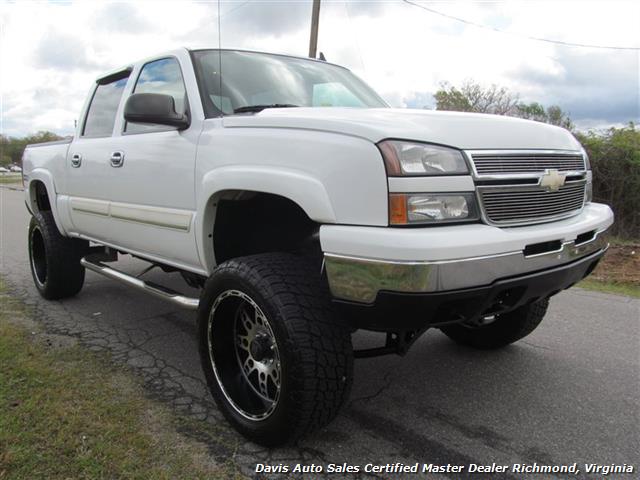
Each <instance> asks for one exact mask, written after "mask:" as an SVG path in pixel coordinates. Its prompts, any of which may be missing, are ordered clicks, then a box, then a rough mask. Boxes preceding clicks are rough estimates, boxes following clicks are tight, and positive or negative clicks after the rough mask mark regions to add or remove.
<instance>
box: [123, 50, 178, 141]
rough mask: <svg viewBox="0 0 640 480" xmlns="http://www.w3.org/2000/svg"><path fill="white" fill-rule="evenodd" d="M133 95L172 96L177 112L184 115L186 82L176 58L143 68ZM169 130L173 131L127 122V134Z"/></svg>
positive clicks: (149, 64)
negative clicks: (155, 94)
mask: <svg viewBox="0 0 640 480" xmlns="http://www.w3.org/2000/svg"><path fill="white" fill-rule="evenodd" d="M133 93H161V94H164V95H171V96H172V97H173V101H174V102H175V105H176V112H178V113H184V112H185V110H186V90H185V86H184V80H183V79H182V71H181V70H180V65H179V64H178V61H177V60H176V59H175V58H163V59H162V60H156V61H154V62H150V63H147V64H146V65H145V66H144V67H142V71H141V72H140V76H138V81H137V82H136V85H135V87H134V89H133ZM167 129H171V127H167V126H165V125H147V124H142V123H129V122H127V125H126V127H125V132H128V133H132V132H133V133H138V132H146V131H153V130H167Z"/></svg>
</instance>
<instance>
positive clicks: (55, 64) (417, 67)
mask: <svg viewBox="0 0 640 480" xmlns="http://www.w3.org/2000/svg"><path fill="white" fill-rule="evenodd" d="M416 1H418V2H421V1H423V0H416ZM428 5H429V6H430V7H433V8H435V9H436V10H438V11H442V12H443V13H445V14H448V15H454V16H458V17H461V18H464V19H467V20H469V21H472V22H476V23H479V24H482V25H487V26H488V27H490V28H498V29H501V30H504V31H505V32H506V33H496V32H495V31H492V30H490V29H482V28H476V27H473V26H469V25H465V24H461V23H459V22H456V21H454V20H451V19H449V18H444V17H442V16H440V15H436V14H433V13H430V12H426V11H424V10H422V9H420V8H417V7H413V6H410V5H408V4H406V3H403V2H385V1H355V0H347V1H326V2H323V3H322V7H321V16H320V35H319V46H318V49H319V51H322V52H324V54H325V55H326V56H327V58H328V60H329V61H331V62H334V63H338V64H342V65H345V66H347V67H348V68H351V69H352V70H353V71H354V73H356V74H357V75H358V76H360V77H361V78H363V79H364V80H365V81H367V82H368V83H369V84H371V85H372V86H373V87H374V88H375V89H376V90H377V91H378V92H380V93H381V95H382V96H383V97H384V98H385V99H386V100H387V101H388V102H389V103H390V104H391V105H392V106H409V107H417V108H422V107H424V106H427V107H433V104H434V102H433V99H432V97H431V93H432V92H435V91H436V90H437V89H438V87H439V85H440V83H442V82H443V81H448V82H450V83H452V84H460V83H461V82H462V81H464V80H465V79H467V78H471V79H473V80H475V81H478V82H480V83H483V84H486V85H490V84H492V83H495V84H498V85H504V86H506V87H508V88H510V89H511V90H512V91H513V92H515V93H519V94H520V96H521V98H522V99H523V100H525V101H538V102H540V103H542V104H545V105H550V104H558V105H560V106H561V107H562V108H563V109H564V110H566V111H568V112H570V113H571V115H572V118H573V119H574V121H575V122H576V123H577V124H578V125H579V126H582V125H587V126H594V125H595V126H606V125H613V124H618V123H624V122H626V121H628V120H633V119H638V118H639V117H640V114H639V110H640V106H639V102H640V99H639V98H638V95H639V94H638V90H639V84H640V80H639V76H640V65H639V62H640V61H639V59H638V52H624V51H616V50H597V49H580V48H565V47H559V46H554V45H552V44H547V43H541V42H535V41H532V40H527V39H525V38H523V36H526V35H529V36H538V37H545V38H553V39H558V40H564V41H574V42H580V43H594V44H613V45H636V46H638V45H637V44H638V38H637V25H636V22H637V18H640V2H637V1H622V0H621V1H618V2H616V4H615V8H611V6H610V5H609V4H607V3H606V2H591V1H588V0H585V1H583V2H581V3H580V8H579V9H576V4H575V2H572V1H562V0H558V1H554V2H502V3H493V2H473V3H472V2H441V3H436V4H428ZM221 11H222V17H221V19H220V21H221V24H222V32H221V38H222V46H223V47H224V48H244V49H252V50H261V51H271V52H279V53H289V54H294V55H301V56H305V55H306V54H307V50H308V41H309V26H310V16H311V1H310V0H307V1H259V0H251V1H246V0H244V1H243V0H237V1H224V0H223V2H222V4H221ZM217 12H218V8H217V4H216V3H215V2H202V1H181V2H172V1H162V2H158V1H155V2H133V1H131V2H128V3H127V2H100V1H95V2H68V3H66V4H62V3H59V2H48V3H42V2H11V3H9V2H4V3H0V20H1V22H2V24H3V29H2V32H3V36H2V38H1V39H0V41H1V42H2V44H1V48H2V51H1V52H0V53H1V54H0V81H1V84H2V95H3V101H4V112H3V122H4V130H5V133H8V134H11V135H22V134H26V133H30V132H32V131H35V130H37V129H49V130H54V131H57V132H59V133H70V131H71V129H72V128H73V120H74V119H76V118H77V116H78V114H79V110H80V108H81V106H82V103H83V101H84V98H85V96H86V95H87V92H88V90H89V87H90V86H91V83H92V81H93V80H94V79H95V78H96V77H97V76H98V75H100V74H101V73H103V72H105V71H109V70H112V69H115V68H118V67H120V66H123V65H125V64H128V63H130V62H133V61H136V60H138V59H141V58H145V57H149V56H151V55H154V54H156V53H160V52H162V51H165V50H170V49H174V48H176V47H180V46H187V47H212V48H216V47H218V45H219V44H218V34H219V32H218V18H217ZM605 18H606V21H603V19H605Z"/></svg>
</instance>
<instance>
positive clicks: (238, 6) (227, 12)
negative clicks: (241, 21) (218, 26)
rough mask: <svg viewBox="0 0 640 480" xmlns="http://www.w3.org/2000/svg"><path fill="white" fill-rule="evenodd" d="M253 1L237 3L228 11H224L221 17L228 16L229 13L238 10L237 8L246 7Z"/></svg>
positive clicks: (247, 0)
mask: <svg viewBox="0 0 640 480" xmlns="http://www.w3.org/2000/svg"><path fill="white" fill-rule="evenodd" d="M252 1H253V0H246V1H245V2H242V3H241V4H240V5H236V6H235V7H233V8H230V9H229V10H227V11H226V12H224V13H223V14H222V15H221V18H222V17H226V16H227V15H229V14H230V13H232V12H235V11H236V10H238V9H239V8H242V7H244V6H245V5H246V4H247V3H250V2H252ZM218 3H220V2H219V1H218Z"/></svg>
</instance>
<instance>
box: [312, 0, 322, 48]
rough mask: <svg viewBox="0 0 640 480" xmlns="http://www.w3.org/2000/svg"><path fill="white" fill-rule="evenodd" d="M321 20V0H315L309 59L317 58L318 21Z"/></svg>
mask: <svg viewBox="0 0 640 480" xmlns="http://www.w3.org/2000/svg"><path fill="white" fill-rule="evenodd" d="M319 20H320V0H313V10H312V13H311V36H310V37H309V58H316V50H317V49H318V21H319Z"/></svg>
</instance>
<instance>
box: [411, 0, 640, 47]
mask: <svg viewBox="0 0 640 480" xmlns="http://www.w3.org/2000/svg"><path fill="white" fill-rule="evenodd" d="M402 1H403V2H404V3H406V4H408V5H413V6H414V7H418V8H421V9H423V10H426V11H427V12H431V13H434V14H436V15H440V16H441V17H445V18H448V19H450V20H455V21H457V22H461V23H464V24H466V25H471V26H472V27H476V28H483V29H485V30H492V31H494V32H498V33H506V34H508V35H514V36H516V37H522V38H526V39H528V40H535V41H537V42H546V43H554V44H557V45H564V46H565V47H583V48H601V49H607V50H634V51H640V47H619V46H613V45H593V44H587V43H574V42H564V41H562V40H551V39H549V38H542V37H533V36H531V35H525V34H522V33H516V32H508V31H505V30H500V29H499V28H495V27H490V26H488V25H483V24H481V23H475V22H472V21H470V20H465V19H464V18H460V17H455V16H453V15H449V14H447V13H443V12H439V11H438V10H434V9H433V8H429V7H426V6H424V5H421V4H419V3H415V2H412V1H411V0H402Z"/></svg>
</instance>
